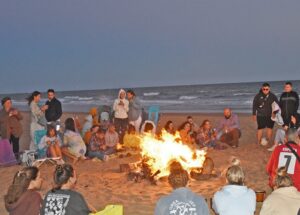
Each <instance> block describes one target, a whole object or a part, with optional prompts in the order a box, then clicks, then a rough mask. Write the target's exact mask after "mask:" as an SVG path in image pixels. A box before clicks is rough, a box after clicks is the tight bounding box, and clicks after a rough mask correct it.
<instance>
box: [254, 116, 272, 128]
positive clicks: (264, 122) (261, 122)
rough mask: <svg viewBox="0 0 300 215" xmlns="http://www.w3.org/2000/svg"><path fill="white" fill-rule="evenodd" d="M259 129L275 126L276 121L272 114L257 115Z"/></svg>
mask: <svg viewBox="0 0 300 215" xmlns="http://www.w3.org/2000/svg"><path fill="white" fill-rule="evenodd" d="M256 119H257V129H263V128H271V129H272V128H273V127H274V121H273V120H272V119H271V116H257V118H256Z"/></svg>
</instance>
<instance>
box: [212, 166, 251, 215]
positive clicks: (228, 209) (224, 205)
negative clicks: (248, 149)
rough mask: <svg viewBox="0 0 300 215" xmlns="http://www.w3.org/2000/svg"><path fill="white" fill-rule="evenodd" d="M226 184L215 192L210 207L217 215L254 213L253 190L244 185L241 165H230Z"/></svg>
mask: <svg viewBox="0 0 300 215" xmlns="http://www.w3.org/2000/svg"><path fill="white" fill-rule="evenodd" d="M226 180H227V182H228V185H226V186H224V187H223V188H222V189H221V190H220V191H218V192H216V193H215V194H214V197H213V202H212V208H213V210H214V211H215V213H216V214H218V215H241V214H249V215H250V214H252V215H253V214H254V212H255V208H256V195H255V192H254V191H253V190H252V189H250V188H247V187H246V186H245V185H244V182H245V174H244V171H243V169H242V167H241V166H239V165H232V166H230V167H229V168H228V169H227V172H226Z"/></svg>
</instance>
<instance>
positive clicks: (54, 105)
mask: <svg viewBox="0 0 300 215" xmlns="http://www.w3.org/2000/svg"><path fill="white" fill-rule="evenodd" d="M47 93H48V101H46V105H47V106H48V109H47V110H46V111H45V117H46V119H47V124H48V125H53V126H55V127H56V126H58V128H59V126H60V117H61V115H62V109H61V103H60V101H59V100H58V99H56V97H55V92H54V90H53V89H49V90H48V91H47ZM56 129H57V127H56ZM57 130H58V129H57Z"/></svg>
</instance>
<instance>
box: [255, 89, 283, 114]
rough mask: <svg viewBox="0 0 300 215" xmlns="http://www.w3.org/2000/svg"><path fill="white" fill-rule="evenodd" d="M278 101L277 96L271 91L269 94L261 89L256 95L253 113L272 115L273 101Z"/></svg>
mask: <svg viewBox="0 0 300 215" xmlns="http://www.w3.org/2000/svg"><path fill="white" fill-rule="evenodd" d="M274 101H275V102H277V103H278V99H277V97H276V96H275V95H274V94H273V93H272V92H270V93H269V94H268V95H265V94H263V92H262V91H261V90H260V91H259V93H258V94H257V95H256V96H255V97H254V100H253V106H252V114H253V115H257V116H266V117H271V116H272V103H273V102H274Z"/></svg>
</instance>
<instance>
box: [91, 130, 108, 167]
mask: <svg viewBox="0 0 300 215" xmlns="http://www.w3.org/2000/svg"><path fill="white" fill-rule="evenodd" d="M105 150H106V144H105V131H104V130H102V129H99V130H98V131H97V132H96V133H94V134H93V135H92V137H91V140H90V143H89V145H88V156H89V157H90V158H95V157H96V158H99V159H100V160H104V161H106V160H107V158H108V156H107V155H106V154H105Z"/></svg>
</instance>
